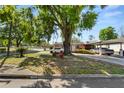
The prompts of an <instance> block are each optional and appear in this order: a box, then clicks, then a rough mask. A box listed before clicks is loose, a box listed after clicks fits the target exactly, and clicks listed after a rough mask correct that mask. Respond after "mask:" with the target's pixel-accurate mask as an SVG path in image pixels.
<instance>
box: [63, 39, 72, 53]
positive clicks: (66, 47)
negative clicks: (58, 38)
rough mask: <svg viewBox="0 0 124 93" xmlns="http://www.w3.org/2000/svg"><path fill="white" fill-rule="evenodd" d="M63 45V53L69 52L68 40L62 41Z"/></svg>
mask: <svg viewBox="0 0 124 93" xmlns="http://www.w3.org/2000/svg"><path fill="white" fill-rule="evenodd" d="M63 46H64V54H65V55H68V54H71V48H70V47H71V46H70V42H67V41H64V42H63Z"/></svg>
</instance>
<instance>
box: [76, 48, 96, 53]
mask: <svg viewBox="0 0 124 93" xmlns="http://www.w3.org/2000/svg"><path fill="white" fill-rule="evenodd" d="M74 52H75V53H81V54H96V53H95V52H92V51H90V50H86V49H76V50H75V51H74Z"/></svg>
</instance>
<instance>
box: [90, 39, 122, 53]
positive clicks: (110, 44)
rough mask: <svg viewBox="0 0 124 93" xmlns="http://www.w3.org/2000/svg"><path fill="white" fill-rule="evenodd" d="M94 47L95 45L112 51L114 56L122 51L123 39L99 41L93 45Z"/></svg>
mask: <svg viewBox="0 0 124 93" xmlns="http://www.w3.org/2000/svg"><path fill="white" fill-rule="evenodd" d="M92 44H93V43H92ZM94 45H96V47H105V48H109V49H113V50H114V52H115V54H119V52H120V50H124V38H118V39H111V40H106V41H99V42H96V43H94Z"/></svg>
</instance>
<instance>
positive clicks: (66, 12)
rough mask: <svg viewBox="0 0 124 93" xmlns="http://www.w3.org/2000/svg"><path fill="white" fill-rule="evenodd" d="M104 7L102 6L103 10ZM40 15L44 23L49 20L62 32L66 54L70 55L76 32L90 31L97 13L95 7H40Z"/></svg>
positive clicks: (48, 23) (49, 22)
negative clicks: (73, 36)
mask: <svg viewBox="0 0 124 93" xmlns="http://www.w3.org/2000/svg"><path fill="white" fill-rule="evenodd" d="M103 7H104V6H102V8H103ZM38 9H39V11H40V12H39V13H40V15H41V16H42V18H43V19H45V20H44V21H45V22H46V20H49V21H48V22H47V25H50V24H51V22H52V24H54V26H56V27H58V28H59V29H60V31H61V34H62V38H63V46H64V53H65V54H70V53H71V48H70V42H71V38H72V35H73V33H75V31H79V30H80V31H82V30H90V29H92V27H93V26H94V25H95V23H96V19H97V15H98V14H97V13H96V12H94V9H95V6H86V5H84V6H83V5H82V6H73V5H70V6H38Z"/></svg>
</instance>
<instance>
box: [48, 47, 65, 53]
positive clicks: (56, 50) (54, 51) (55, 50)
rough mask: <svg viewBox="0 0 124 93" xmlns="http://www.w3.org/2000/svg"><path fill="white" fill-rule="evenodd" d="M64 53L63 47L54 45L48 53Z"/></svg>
mask: <svg viewBox="0 0 124 93" xmlns="http://www.w3.org/2000/svg"><path fill="white" fill-rule="evenodd" d="M62 52H63V53H64V49H63V48H60V47H55V48H52V49H51V50H50V53H52V54H59V53H62Z"/></svg>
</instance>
